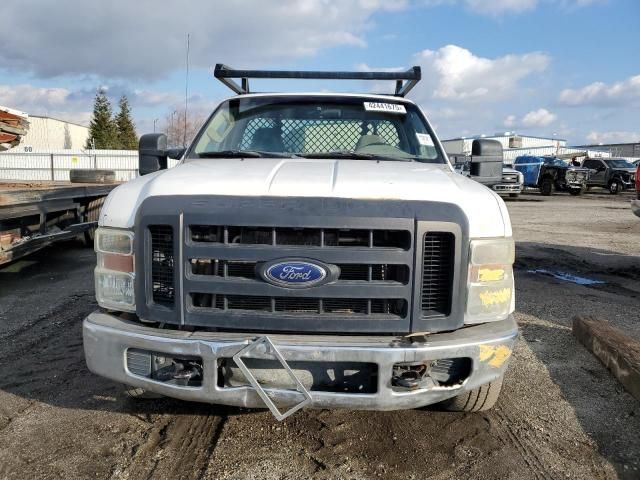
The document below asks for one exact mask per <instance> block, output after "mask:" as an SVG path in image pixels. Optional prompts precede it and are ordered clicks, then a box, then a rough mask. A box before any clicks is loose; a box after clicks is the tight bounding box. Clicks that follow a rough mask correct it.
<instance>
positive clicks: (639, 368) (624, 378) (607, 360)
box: [573, 317, 640, 401]
mask: <svg viewBox="0 0 640 480" xmlns="http://www.w3.org/2000/svg"><path fill="white" fill-rule="evenodd" d="M573 334H574V335H575V337H576V338H577V339H578V340H579V341H580V343H582V344H583V345H584V346H585V347H587V349H588V350H589V351H591V353H593V354H594V355H595V356H596V357H598V359H599V360H600V361H601V362H602V363H603V364H604V365H605V366H606V367H607V368H608V369H609V370H610V371H611V373H613V375H614V376H615V377H616V378H617V379H618V380H619V381H620V383H621V384H622V385H623V386H624V387H625V388H626V389H627V391H628V392H629V393H630V394H631V395H633V396H634V397H635V398H636V399H638V400H639V401H640V342H639V341H638V340H635V339H634V338H631V337H629V336H628V335H625V334H624V333H623V332H621V331H620V330H618V329H617V328H615V327H613V326H611V324H610V323H609V322H606V321H603V320H598V319H596V318H592V317H574V318H573Z"/></svg>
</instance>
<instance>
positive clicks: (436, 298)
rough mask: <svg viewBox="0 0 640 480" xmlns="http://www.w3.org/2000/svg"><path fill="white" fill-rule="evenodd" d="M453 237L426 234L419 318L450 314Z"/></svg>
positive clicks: (444, 234)
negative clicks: (420, 314) (420, 313)
mask: <svg viewBox="0 0 640 480" xmlns="http://www.w3.org/2000/svg"><path fill="white" fill-rule="evenodd" d="M454 257H455V236H454V235H453V233H451V232H428V233H426V234H425V236H424V250H423V254H422V291H421V294H422V298H421V304H422V315H423V316H424V317H429V316H438V315H445V316H446V315H449V314H451V294H452V290H453V270H454Z"/></svg>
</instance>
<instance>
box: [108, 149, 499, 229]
mask: <svg viewBox="0 0 640 480" xmlns="http://www.w3.org/2000/svg"><path fill="white" fill-rule="evenodd" d="M171 195H231V196H239V197H247V196H249V197H255V196H272V197H325V198H354V199H378V200H381V199H389V200H418V201H420V200H422V201H429V202H443V203H454V204H456V205H458V206H460V208H462V210H463V211H464V212H465V214H466V215H467V218H468V219H469V228H470V235H471V236H472V237H496V236H505V235H506V236H511V223H510V221H509V215H508V213H507V209H506V206H505V204H504V202H503V201H502V199H500V197H499V196H498V195H496V194H495V193H493V192H492V191H491V190H489V189H488V188H486V187H484V186H482V185H480V184H479V183H477V182H474V181H473V180H469V179H467V178H465V177H463V176H462V175H459V174H457V173H454V172H453V171H452V170H451V168H450V167H449V166H448V165H442V164H426V163H417V162H393V161H380V162H376V161H370V160H324V159H322V160H319V159H299V158H292V159H289V158H287V159H278V158H246V159H201V160H189V161H187V162H182V163H181V164H179V165H178V166H176V167H174V168H171V169H169V170H163V171H160V172H156V173H153V174H150V175H145V176H143V177H139V178H136V179H134V180H131V181H130V182H127V183H125V184H123V185H121V186H119V187H118V188H116V189H115V190H113V191H112V192H111V194H110V195H109V197H108V198H107V200H106V201H105V205H104V207H103V209H102V212H101V215H100V222H99V223H100V225H101V226H110V227H118V228H132V227H133V225H134V222H135V216H136V211H137V209H138V207H139V205H140V204H141V203H142V202H143V201H144V200H145V199H146V198H148V197H152V196H171Z"/></svg>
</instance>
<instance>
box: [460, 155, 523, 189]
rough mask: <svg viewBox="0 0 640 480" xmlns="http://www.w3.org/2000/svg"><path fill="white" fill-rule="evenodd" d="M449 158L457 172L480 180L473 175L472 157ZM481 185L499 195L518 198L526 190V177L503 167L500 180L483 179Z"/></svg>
mask: <svg viewBox="0 0 640 480" xmlns="http://www.w3.org/2000/svg"><path fill="white" fill-rule="evenodd" d="M449 158H450V159H452V161H453V162H454V165H453V167H454V169H455V171H456V172H458V173H459V174H461V175H464V176H465V177H469V178H472V179H473V180H478V179H477V177H476V176H475V175H472V174H471V161H470V159H471V157H468V156H466V157H463V156H453V157H451V156H450V157H449ZM480 183H482V184H483V185H485V186H487V187H489V188H490V189H491V190H493V191H494V192H496V193H497V194H499V195H502V196H505V195H508V196H509V197H512V198H516V197H518V196H519V195H520V194H521V193H522V190H523V189H524V176H523V175H522V173H520V172H518V171H517V170H514V169H513V168H511V167H507V166H503V167H502V176H501V178H500V179H499V180H498V179H494V180H493V181H486V180H484V179H483V180H481V181H480Z"/></svg>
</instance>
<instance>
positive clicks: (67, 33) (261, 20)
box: [0, 0, 408, 79]
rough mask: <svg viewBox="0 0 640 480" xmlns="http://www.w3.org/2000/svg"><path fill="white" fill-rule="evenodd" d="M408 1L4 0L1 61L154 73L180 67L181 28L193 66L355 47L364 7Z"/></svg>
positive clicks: (123, 74)
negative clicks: (186, 0)
mask: <svg viewBox="0 0 640 480" xmlns="http://www.w3.org/2000/svg"><path fill="white" fill-rule="evenodd" d="M407 6H408V0H401V1H386V0H351V1H343V0H302V1H291V0H289V1H281V0H236V1H234V2H212V1H210V0H193V1H190V2H189V4H188V6H185V5H183V4H182V3H181V2H163V3H162V6H159V5H158V2H157V1H156V0H136V1H134V2H131V1H130V0H111V1H109V2H100V3H95V2H87V1H85V0H59V1H57V2H41V1H39V0H21V1H20V2H3V4H2V19H3V24H5V25H11V28H10V29H8V28H3V29H0V45H2V48H0V65H1V66H2V67H3V68H5V69H15V70H17V71H22V72H32V73H35V74H36V75H38V76H41V77H52V76H56V75H73V74H80V75H98V76H102V77H105V78H130V79H135V78H144V79H155V78H157V77H158V76H163V75H166V74H168V73H170V72H172V71H175V70H177V69H181V68H183V66H184V62H185V49H186V35H187V33H188V32H190V34H191V52H190V60H191V66H192V67H200V68H208V67H211V66H213V64H215V63H216V62H225V63H228V64H231V65H233V66H238V67H246V66H257V65H260V66H266V65H268V64H273V63H274V62H283V61H289V60H291V59H295V58H299V57H308V56H313V55H315V54H317V53H318V52H320V51H322V50H326V49H329V48H333V47H357V48H358V47H364V46H366V41H365V33H366V32H367V31H368V30H369V29H370V28H371V27H372V21H371V17H372V15H373V14H375V13H377V12H381V11H396V10H401V9H404V8H407ZM69 12H73V15H72V17H70V16H69ZM123 12H126V14H123Z"/></svg>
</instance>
